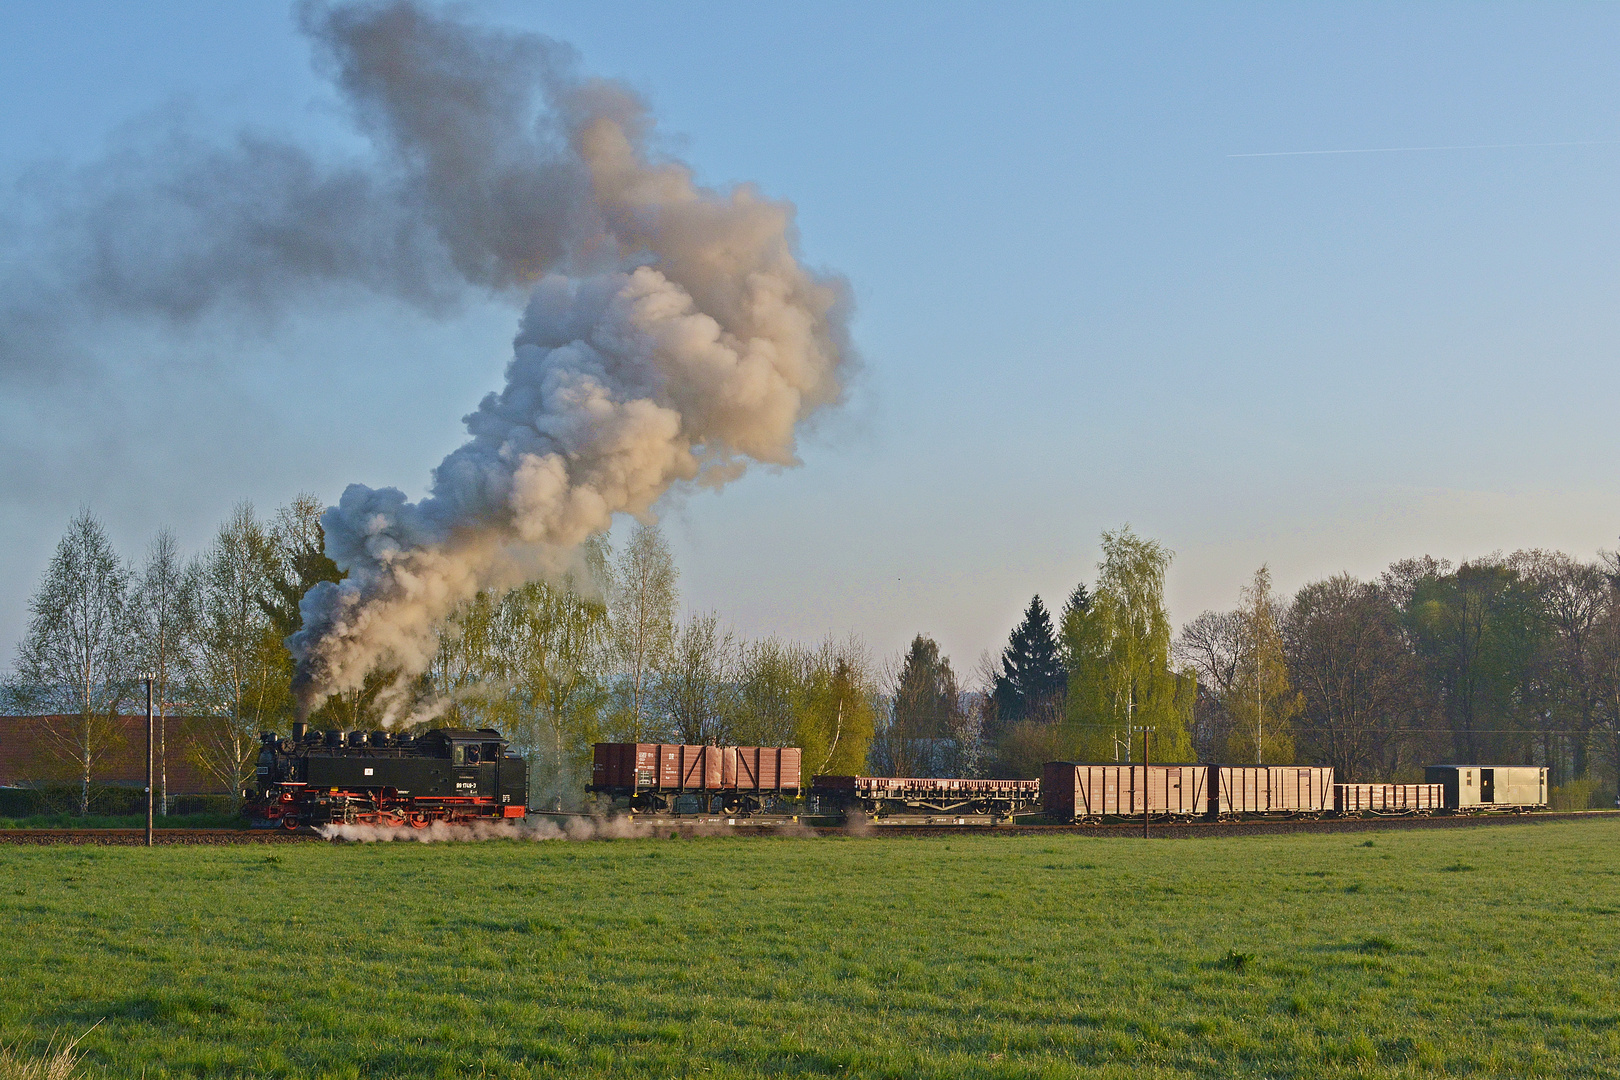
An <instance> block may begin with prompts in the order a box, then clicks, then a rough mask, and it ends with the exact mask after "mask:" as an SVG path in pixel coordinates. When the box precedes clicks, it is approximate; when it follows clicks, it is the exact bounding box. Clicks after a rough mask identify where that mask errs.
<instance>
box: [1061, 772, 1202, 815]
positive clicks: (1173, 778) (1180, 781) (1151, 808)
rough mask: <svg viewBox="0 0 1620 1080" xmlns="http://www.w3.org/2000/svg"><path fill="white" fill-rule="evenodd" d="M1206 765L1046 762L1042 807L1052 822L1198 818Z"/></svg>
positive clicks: (1200, 812) (1200, 813) (1200, 810)
mask: <svg viewBox="0 0 1620 1080" xmlns="http://www.w3.org/2000/svg"><path fill="white" fill-rule="evenodd" d="M1208 781H1209V766H1207V765H1180V764H1166V765H1158V764H1154V765H1119V764H1114V763H1107V764H1087V763H1076V762H1072V761H1049V762H1047V763H1046V764H1045V766H1044V767H1043V768H1042V771H1041V805H1042V809H1043V810H1045V812H1046V815H1047V817H1049V818H1051V819H1053V820H1054V821H1063V822H1067V821H1096V820H1100V819H1103V818H1139V817H1141V816H1142V814H1143V812H1144V810H1145V811H1146V813H1147V814H1148V816H1150V817H1157V818H1187V819H1191V818H1196V817H1202V816H1203V815H1204V813H1205V811H1206V808H1207V807H1208V804H1209V792H1208Z"/></svg>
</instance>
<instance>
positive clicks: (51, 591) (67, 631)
mask: <svg viewBox="0 0 1620 1080" xmlns="http://www.w3.org/2000/svg"><path fill="white" fill-rule="evenodd" d="M132 576H133V575H132V574H131V573H130V571H129V569H128V568H127V567H126V566H125V565H124V564H123V563H122V562H121V561H120V560H119V558H118V556H117V554H116V553H115V552H114V551H113V548H112V544H111V542H109V541H108V539H107V533H106V530H105V529H103V528H102V525H101V522H100V521H98V520H96V518H95V516H94V515H93V514H91V513H90V511H89V510H88V509H85V510H81V511H80V512H79V513H78V515H77V516H76V517H74V518H73V520H72V521H70V522H69V523H68V528H67V533H66V534H65V535H64V536H63V537H62V539H61V541H60V542H58V544H57V545H56V553H55V554H54V555H53V556H52V557H51V562H50V565H49V566H48V567H47V568H46V570H45V579H44V581H43V582H42V583H41V584H40V588H39V591H38V592H37V593H35V594H34V596H33V598H32V599H31V600H30V601H29V603H28V610H29V614H30V616H31V617H30V619H29V624H28V630H27V632H26V634H25V635H24V637H23V640H22V643H21V645H20V646H19V647H18V651H17V663H16V669H15V673H14V676H13V682H12V684H11V686H10V687H9V688H8V691H9V692H8V694H7V696H8V697H10V698H11V699H12V701H13V703H14V706H15V707H18V708H21V709H25V710H28V711H38V712H45V713H48V714H50V715H48V716H47V717H46V719H45V722H44V729H45V733H46V738H47V739H48V740H49V742H50V743H51V745H52V746H53V748H54V749H55V750H56V751H57V753H58V754H60V755H61V756H62V757H63V758H64V759H65V760H66V761H69V762H71V763H72V768H73V772H74V774H76V776H77V779H78V780H79V785H80V788H79V791H80V794H79V812H80V813H81V814H83V813H89V811H90V782H91V779H92V778H93V776H94V775H95V773H96V771H97V769H98V768H99V767H100V766H101V764H102V762H103V760H104V759H105V758H106V756H107V755H108V754H109V753H110V752H111V751H113V750H114V749H115V748H116V747H117V746H118V745H119V744H120V742H121V741H122V733H121V731H120V730H119V727H118V710H119V708H120V707H121V706H122V705H123V703H124V702H125V701H126V700H128V699H129V698H130V696H131V695H132V693H133V691H134V687H135V684H136V682H137V681H138V679H139V672H137V671H136V661H137V653H136V649H135V641H134V634H133V633H132V627H131V625H130V605H129V591H130V581H131V578H132Z"/></svg>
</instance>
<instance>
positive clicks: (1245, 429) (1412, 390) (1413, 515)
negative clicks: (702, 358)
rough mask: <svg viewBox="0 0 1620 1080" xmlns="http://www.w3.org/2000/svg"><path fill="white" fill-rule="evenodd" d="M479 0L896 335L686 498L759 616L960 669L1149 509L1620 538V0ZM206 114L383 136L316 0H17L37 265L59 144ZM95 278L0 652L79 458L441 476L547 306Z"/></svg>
mask: <svg viewBox="0 0 1620 1080" xmlns="http://www.w3.org/2000/svg"><path fill="white" fill-rule="evenodd" d="M460 10H462V12H463V13H465V14H466V15H467V17H470V18H474V19H477V20H478V21H481V22H487V23H489V24H490V25H495V26H505V27H510V28H513V29H527V30H533V31H537V32H540V33H544V34H546V35H548V36H551V37H554V38H557V39H560V40H563V41H566V42H568V43H570V44H571V45H573V46H574V47H575V48H576V49H577V50H578V51H579V54H580V56H581V58H582V64H583V67H584V68H585V70H587V71H589V72H591V73H593V74H598V75H604V76H611V77H616V78H621V79H623V80H625V81H627V82H628V83H629V84H631V85H632V86H634V87H635V88H636V89H637V90H639V91H640V92H641V93H642V94H643V95H644V96H645V97H646V98H647V99H648V100H649V101H650V102H651V104H652V106H653V108H654V110H655V111H656V113H657V115H658V117H659V123H660V126H661V129H662V130H663V132H664V133H665V135H666V137H667V139H668V140H669V145H670V147H671V148H672V150H674V151H676V152H678V153H679V154H680V156H682V157H683V158H684V159H685V160H687V161H688V162H690V163H691V164H692V166H693V167H694V168H695V170H696V172H697V175H698V178H699V179H700V180H701V181H702V182H704V183H707V184H711V185H716V186H725V185H729V184H733V183H738V182H752V183H755V184H758V185H759V186H760V188H761V189H762V190H763V191H764V192H765V193H767V194H768V195H770V196H772V197H775V198H782V199H787V200H790V201H792V202H793V203H794V204H795V206H796V207H797V211H798V229H799V237H800V244H801V249H802V253H803V256H804V258H805V259H806V261H807V262H809V263H810V264H811V265H813V266H816V267H820V268H825V269H827V270H831V271H835V272H837V273H840V274H842V275H844V276H845V277H846V278H847V279H848V281H849V283H850V285H851V288H852V290H853V293H854V296H855V302H856V305H857V308H856V315H855V317H854V321H853V324H852V326H853V335H854V339H855V342H856V345H857V347H858V349H859V353H860V359H861V368H860V372H859V374H858V376H857V377H856V379H855V380H854V382H853V384H852V386H851V389H850V394H849V400H848V402H847V404H846V405H845V406H844V407H843V408H842V409H840V410H839V411H837V412H836V413H835V414H833V415H828V416H825V417H822V418H821V419H820V421H819V422H818V423H817V424H816V426H815V428H814V429H813V430H812V431H809V432H807V434H806V436H805V438H804V440H803V442H802V444H801V446H800V458H801V464H800V465H799V466H798V467H795V468H791V469H756V470H754V471H753V472H751V473H750V474H749V475H748V476H746V477H744V478H743V479H741V480H739V481H737V482H735V483H734V484H732V485H730V486H729V487H727V488H725V489H724V490H722V491H719V492H710V491H703V492H698V493H692V494H689V495H683V496H679V497H675V498H672V499H670V500H668V501H667V502H666V503H665V504H664V505H663V506H662V507H661V516H662V520H663V523H664V526H665V529H666V531H667V534H668V536H669V539H670V542H671V545H672V547H673V549H674V552H675V556H676V560H677V563H678V565H679V567H680V570H681V587H682V597H683V602H684V604H685V605H686V606H687V607H688V608H689V609H691V610H714V611H717V612H719V613H720V615H721V616H722V617H723V618H724V619H725V620H726V621H727V622H728V623H729V624H730V625H732V626H733V627H735V628H736V629H737V631H738V632H739V633H741V634H744V635H747V636H755V635H761V634H779V635H783V636H787V637H793V638H799V639H802V640H807V641H814V640H817V639H820V638H822V637H824V636H826V635H829V634H832V635H839V636H842V635H844V634H846V633H850V632H854V633H857V634H859V635H860V636H861V637H862V638H863V639H864V640H865V641H866V642H867V643H868V645H869V646H870V647H871V648H872V650H873V651H874V652H875V653H877V654H879V655H889V654H893V653H896V652H899V651H900V650H902V649H903V648H904V647H905V645H906V643H907V642H908V641H909V640H910V638H911V637H912V636H913V635H915V634H917V633H927V634H930V635H932V636H933V637H935V638H936V639H937V640H938V641H939V642H940V644H941V646H942V647H943V648H944V650H945V652H946V653H947V654H948V655H949V656H950V657H951V658H952V659H953V661H954V662H955V664H956V666H957V667H958V669H959V670H969V669H971V668H972V667H973V666H974V664H975V663H976V661H977V659H978V657H979V655H980V654H981V653H982V652H983V651H985V650H991V651H995V650H999V648H1000V647H1001V646H1002V644H1004V642H1005V640H1006V636H1007V634H1008V632H1009V630H1010V629H1011V628H1012V626H1013V625H1014V623H1015V622H1016V621H1017V619H1018V618H1019V615H1020V613H1021V611H1022V609H1023V608H1024V606H1025V605H1026V604H1027V603H1028V602H1029V599H1030V597H1031V596H1032V595H1034V594H1036V593H1039V594H1040V595H1041V596H1043V597H1044V598H1045V599H1046V601H1047V603H1048V606H1050V607H1053V608H1057V607H1060V606H1061V604H1062V602H1063V598H1064V597H1065V596H1066V595H1067V594H1068V593H1069V591H1070V590H1071V589H1072V588H1073V587H1074V585H1075V584H1076V583H1077V582H1080V581H1090V580H1092V579H1093V578H1094V577H1095V571H1096V562H1097V560H1098V557H1099V553H1100V549H1099V536H1100V534H1101V532H1102V531H1103V530H1105V529H1113V528H1118V527H1120V526H1122V525H1125V524H1127V523H1128V524H1129V525H1130V526H1131V527H1132V528H1134V529H1135V530H1136V531H1137V532H1138V533H1140V534H1142V535H1145V536H1148V537H1152V538H1154V539H1156V540H1159V541H1160V542H1162V543H1164V544H1165V545H1166V546H1167V547H1169V548H1170V549H1172V550H1173V551H1174V552H1175V560H1174V563H1173V564H1172V567H1171V570H1170V574H1169V578H1168V583H1167V597H1168V600H1169V603H1170V607H1171V612H1172V616H1173V618H1174V620H1175V621H1176V622H1177V623H1180V622H1182V621H1185V620H1187V619H1190V618H1192V617H1193V616H1195V615H1196V614H1198V613H1199V612H1200V611H1202V610H1205V609H1208V608H1230V607H1232V606H1235V604H1236V603H1237V599H1238V590H1239V588H1240V587H1241V586H1242V585H1243V584H1244V583H1245V581H1246V580H1248V579H1249V578H1250V577H1251V576H1252V574H1253V573H1254V571H1255V569H1256V568H1257V567H1258V566H1259V565H1260V564H1262V563H1266V564H1269V565H1270V567H1271V568H1272V571H1273V576H1274V580H1275V584H1276V586H1277V587H1278V588H1279V590H1281V591H1283V592H1285V593H1286V592H1291V591H1292V590H1294V589H1297V588H1298V587H1299V586H1300V585H1303V584H1305V583H1306V582H1309V581H1312V580H1316V579H1318V578H1321V577H1324V576H1327V575H1330V574H1334V573H1338V572H1341V571H1347V572H1349V573H1352V574H1355V575H1358V576H1363V577H1367V576H1374V575H1376V574H1377V573H1378V572H1379V571H1380V570H1381V569H1382V568H1383V567H1384V566H1386V565H1387V564H1388V563H1390V562H1391V561H1393V560H1396V559H1400V558H1405V557H1410V556H1416V555H1421V554H1432V555H1435V556H1437V557H1445V558H1449V559H1451V560H1453V561H1459V560H1462V559H1466V558H1470V557H1477V556H1480V555H1484V554H1488V553H1490V552H1493V551H1498V550H1501V551H1512V550H1515V549H1518V548H1525V547H1544V548H1557V549H1561V550H1564V551H1568V552H1570V553H1572V554H1576V555H1578V556H1581V557H1585V558H1589V557H1592V556H1593V555H1595V553H1596V552H1597V551H1598V549H1600V548H1612V547H1614V546H1616V537H1617V534H1620V498H1617V496H1620V477H1617V475H1616V469H1615V466H1614V449H1613V426H1612V425H1613V419H1612V418H1613V415H1614V410H1615V404H1616V401H1617V391H1620V365H1617V364H1616V363H1615V359H1616V351H1617V345H1620V320H1617V318H1616V314H1617V307H1616V303H1615V300H1616V296H1617V292H1616V286H1617V284H1620V280H1617V279H1620V272H1617V271H1620V267H1617V260H1616V253H1617V252H1620V246H1617V244H1616V241H1617V239H1620V202H1617V201H1616V199H1615V198H1614V197H1613V189H1614V180H1615V175H1616V166H1617V165H1620V82H1617V81H1616V80H1615V79H1614V78H1613V71H1614V65H1615V61H1616V58H1617V55H1620V8H1616V7H1614V6H1612V5H1572V6H1560V5H1553V4H1536V5H1523V6H1519V5H1487V4H1458V5H1436V4H1391V5H1378V4H1354V5H1333V4H1313V5H1247V6H1240V5H1228V4H1221V5H1197V4H1185V5H1125V4H1119V5H1103V4H1095V5H1077V4H1050V5H1043V4H1022V5H1007V4H983V5H972V4H938V3H934V4H902V3H889V4H879V5H874V4H854V3H850V4H840V3H822V4H815V5H760V4H735V5H731V4H703V5H686V6H680V5H669V4H651V3H646V4H643V3H619V4H614V5H611V6H604V5H601V4H592V3H524V4H519V3H494V2H474V3H470V4H466V5H463V7H462V8H461V9H460ZM174 130H184V131H186V132H188V133H190V134H191V135H192V136H194V137H196V138H199V139H205V140H206V139H216V140H229V139H231V138H234V137H235V133H237V132H239V131H243V130H246V131H249V132H262V133H273V134H275V135H277V136H279V137H283V138H287V139H290V140H292V141H295V142H298V143H300V144H304V145H307V146H309V147H311V148H313V149H316V150H319V151H321V152H328V153H331V154H333V155H343V154H348V153H353V152H355V151H356V149H357V148H358V147H359V146H360V145H361V142H360V136H359V135H358V134H357V133H356V131H355V128H354V126H353V125H352V123H351V122H350V120H349V118H348V117H347V116H346V114H345V112H344V110H343V108H342V106H341V105H340V103H339V102H338V100H337V96H336V95H335V93H334V92H333V90H332V88H331V87H330V86H329V85H328V84H327V83H326V82H325V81H324V80H323V79H322V78H321V77H320V75H319V74H318V73H317V72H315V71H314V70H312V68H311V63H310V50H309V47H308V44H307V42H306V41H305V40H304V39H303V38H302V37H301V36H300V34H299V32H298V30H297V26H296V20H295V18H294V16H293V14H292V13H291V12H290V11H289V9H288V8H287V7H286V6H285V5H282V4H278V3H252V2H242V3H235V4H229V5H220V4H205V3H201V2H197V3H182V2H164V0H148V2H146V3H142V4H140V5H106V4H100V3H82V2H75V0H65V2H58V3H53V4H51V5H24V4H9V5H4V6H0V184H3V185H4V187H5V189H6V191H7V195H6V196H5V197H4V199H3V201H0V266H4V267H5V268H6V269H7V271H8V276H7V277H6V278H5V279H4V280H6V281H11V282H15V281H18V280H21V279H20V278H19V277H18V274H19V273H21V274H23V275H25V276H26V275H29V274H36V273H37V274H39V275H46V274H48V273H49V264H48V260H47V259H46V258H45V256H43V255H42V254H41V253H40V250H39V248H38V246H37V243H34V246H30V243H24V242H21V241H18V239H17V238H18V237H19V236H23V235H27V236H30V237H37V236H38V235H40V229H41V228H43V229H44V230H45V233H46V234H47V235H48V231H49V228H50V221H49V220H48V219H45V220H43V224H41V221H39V220H35V219H32V218H29V215H30V214H35V215H36V218H37V216H38V215H37V211H36V210H34V209H31V208H33V207H37V206H38V205H42V204H41V203H40V202H39V200H38V195H39V194H40V192H42V191H44V192H49V191H50V190H52V189H53V187H54V186H57V185H60V184H61V182H62V181H61V178H62V177H63V176H66V175H71V174H72V173H73V171H74V170H82V169H85V168H90V169H95V168H97V167H99V166H100V165H102V164H104V163H107V162H109V161H113V162H116V161H117V160H119V159H120V155H124V154H128V153H129V151H130V148H131V147H138V146H142V145H149V144H150V143H151V141H152V140H154V139H157V138H160V137H161V136H162V133H165V132H170V131H174ZM1435 148H1439V149H1435ZM1319 151H1335V152H1334V153H1321V152H1319ZM1341 151H1357V152H1341ZM1362 151H1377V152H1362ZM19 221H24V222H26V223H27V224H28V228H24V226H22V225H19V224H18V222H19ZM30 229H32V231H29V230H30ZM4 300H5V298H4V297H0V320H3V319H4V318H5V317H7V314H6V313H7V312H9V311H10V310H11V309H10V308H9V307H8V306H6V305H5V304H4V303H3V302H4ZM70 315H71V316H73V317H77V315H76V313H70ZM82 322H83V324H84V325H83V328H82V333H81V334H80V336H81V338H82V340H83V342H84V343H85V344H84V347H85V349H86V350H87V354H88V355H90V356H91V357H92V358H93V360H92V362H89V363H86V364H83V365H80V366H77V367H73V368H71V369H65V370H58V371H49V372H47V371H45V370H44V369H43V365H41V366H40V367H39V369H37V370H36V369H34V368H31V367H30V366H29V365H28V364H26V363H25V364H23V365H21V366H20V367H17V368H15V369H10V370H0V552H3V553H4V554H3V555H0V664H3V663H5V662H8V661H9V659H10V658H11V656H12V655H14V652H15V648H16V642H17V640H18V638H19V637H20V635H21V633H22V631H23V629H24V627H25V626H26V622H27V603H28V598H29V596H30V595H31V594H32V593H33V591H34V590H35V589H36V588H37V587H38V584H39V580H40V576H41V574H42V572H43V571H44V569H45V566H46V563H47V561H48V560H49V558H50V554H51V551H52V549H53V547H54V545H55V543H56V541H57V539H58V538H59V537H60V536H61V534H62V531H63V528H64V526H65V525H66V523H67V520H68V519H69V518H70V517H71V516H72V515H73V514H74V513H75V512H76V511H77V510H78V509H79V508H81V507H89V508H90V509H91V510H92V511H94V512H95V513H96V514H97V515H98V516H99V517H100V518H101V519H102V520H103V521H104V522H105V523H106V525H107V527H108V530H109V532H110V534H111V536H112V537H113V539H114V541H115V543H116V544H117V545H118V547H119V549H120V551H121V552H123V553H124V554H125V555H126V556H127V557H129V558H130V559H132V560H137V561H138V560H139V558H140V557H141V556H142V554H143V552H144V549H145V545H146V544H147V543H148V542H149V540H150V538H151V536H152V534H153V533H154V532H155V531H156V530H157V529H159V528H161V527H164V526H167V527H171V528H173V529H174V530H175V531H176V533H177V534H178V536H179V538H180V540H181V543H182V545H183V546H184V547H185V548H187V549H188V550H192V551H195V550H198V549H200V548H201V547H202V546H204V545H205V544H206V543H207V542H208V539H209V537H210V536H211V534H212V533H213V532H214V531H215V530H216V529H217V528H218V525H219V523H220V521H221V520H222V519H223V518H224V517H225V515H226V514H227V513H228V512H229V511H230V510H231V508H232V506H233V505H235V504H236V503H238V502H239V501H241V500H244V499H246V500H251V501H252V503H253V504H254V505H255V506H256V507H258V508H259V509H260V510H261V511H265V512H268V511H273V510H274V508H275V507H277V506H278V505H281V504H283V503H285V502H286V501H288V500H289V499H290V498H292V497H293V496H294V495H296V494H297V493H299V492H303V491H309V492H313V493H315V494H316V495H317V496H319V497H320V498H322V499H323V500H327V501H332V500H335V499H336V498H337V496H338V495H339V494H340V493H341V492H342V490H343V488H344V487H345V486H346V485H347V484H349V483H351V482H362V483H366V484H370V485H373V486H382V485H394V486H398V487H400V488H403V489H404V490H405V491H407V492H408V493H410V494H412V495H419V494H421V493H422V492H423V491H424V490H425V486H426V482H427V479H428V472H429V470H430V469H431V468H432V467H433V465H435V464H436V463H437V462H438V461H439V460H440V459H441V458H442V457H443V456H444V455H445V454H446V453H447V452H448V451H450V450H452V449H454V448H455V447H456V446H457V445H458V444H459V443H460V442H461V440H462V438H463V434H464V433H463V429H462V426H461V418H462V417H463V416H464V415H465V414H466V413H468V412H469V411H471V409H472V408H473V407H474V406H476V405H477V403H478V401H479V399H480V398H481V397H482V396H483V395H484V394H485V393H486V392H488V391H490V390H492V389H496V388H498V387H499V385H500V382H501V374H502V370H503V367H504V365H505V363H506V360H507V359H508V358H509V356H510V352H511V340H512V336H513V333H514V331H515V328H516V322H517V310H516V309H515V308H514V306H513V305H512V304H510V303H508V302H504V301H501V300H499V299H492V298H491V299H482V300H477V299H475V300H472V301H469V302H467V303H465V304H463V305H461V306H459V307H458V308H456V309H454V310H448V311H445V312H442V313H439V314H436V315H429V314H423V313H422V312H420V311H416V310H413V309H409V308H406V307H404V306H403V305H401V304H398V303H397V302H393V301H389V300H387V299H384V298H381V297H377V296H368V295H362V294H358V293H356V294H354V295H346V296H343V297H337V298H332V297H327V298H324V299H321V300H319V301H318V302H317V301H312V302H311V303H310V304H309V305H307V306H306V307H305V308H302V309H297V310H292V311H288V312H283V313H280V314H264V315H262V316H255V315H253V314H251V313H248V314H242V315H240V316H239V317H237V318H234V319H217V318H216V319H212V320H208V321H205V322H203V323H200V324H197V325H196V326H193V327H191V328H190V329H188V330H186V331H185V332H182V333H172V332H166V331H164V330H163V329H162V328H161V327H157V326H153V325H149V324H143V323H141V322H140V321H138V320H136V321H125V322H107V321H106V320H93V319H91V318H90V317H89V316H85V318H84V319H83V320H82ZM622 535H623V528H622V526H621V527H619V528H616V530H615V538H616V539H619V540H621V541H622Z"/></svg>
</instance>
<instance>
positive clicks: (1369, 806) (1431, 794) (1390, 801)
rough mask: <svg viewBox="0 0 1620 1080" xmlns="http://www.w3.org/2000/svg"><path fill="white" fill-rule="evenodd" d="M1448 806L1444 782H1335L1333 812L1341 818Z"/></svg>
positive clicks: (1382, 815) (1436, 808)
mask: <svg viewBox="0 0 1620 1080" xmlns="http://www.w3.org/2000/svg"><path fill="white" fill-rule="evenodd" d="M1445 807H1446V789H1445V785H1444V784H1334V785H1333V812H1334V813H1335V814H1336V815H1338V816H1339V817H1360V816H1370V817H1394V816H1398V815H1406V814H1432V813H1434V812H1435V811H1437V810H1444V809H1445Z"/></svg>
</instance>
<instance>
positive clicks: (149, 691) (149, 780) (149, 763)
mask: <svg viewBox="0 0 1620 1080" xmlns="http://www.w3.org/2000/svg"><path fill="white" fill-rule="evenodd" d="M146 846H147V847H151V846H152V676H150V675H148V676H146Z"/></svg>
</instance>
